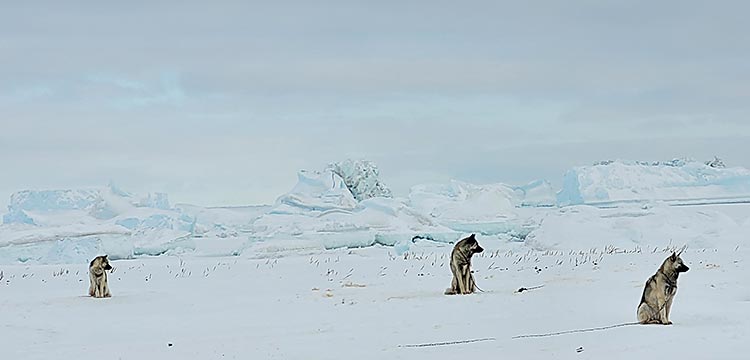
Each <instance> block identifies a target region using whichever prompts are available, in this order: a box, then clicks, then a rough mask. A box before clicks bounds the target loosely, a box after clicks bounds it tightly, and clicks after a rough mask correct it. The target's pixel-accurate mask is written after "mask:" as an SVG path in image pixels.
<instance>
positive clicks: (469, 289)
mask: <svg viewBox="0 0 750 360" xmlns="http://www.w3.org/2000/svg"><path fill="white" fill-rule="evenodd" d="M461 274H462V275H463V279H462V280H463V281H464V291H463V294H471V293H473V292H474V287H473V286H471V280H472V279H471V266H469V265H463V266H461Z"/></svg>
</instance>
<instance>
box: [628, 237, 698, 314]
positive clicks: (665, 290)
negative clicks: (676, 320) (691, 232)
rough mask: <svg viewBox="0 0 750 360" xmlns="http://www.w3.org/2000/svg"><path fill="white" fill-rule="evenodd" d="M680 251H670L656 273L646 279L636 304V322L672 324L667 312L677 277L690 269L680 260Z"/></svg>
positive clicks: (675, 290) (674, 291) (675, 292)
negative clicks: (639, 300) (639, 301)
mask: <svg viewBox="0 0 750 360" xmlns="http://www.w3.org/2000/svg"><path fill="white" fill-rule="evenodd" d="M680 254H681V252H680V253H675V252H672V255H670V256H669V257H668V258H667V259H666V260H664V263H663V264H661V267H660V268H659V270H657V271H656V274H654V275H653V276H651V277H650V278H649V279H648V281H646V287H645V288H644V289H643V295H642V296H641V303H640V304H639V305H638V322H639V323H641V324H663V325H672V321H670V320H669V313H670V311H671V310H672V301H674V297H675V295H676V294H677V278H678V277H679V276H680V273H683V272H686V271H688V270H690V268H689V267H687V265H685V264H684V263H683V262H682V258H680Z"/></svg>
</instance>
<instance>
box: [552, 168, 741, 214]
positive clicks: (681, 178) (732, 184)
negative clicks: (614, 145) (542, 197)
mask: <svg viewBox="0 0 750 360" xmlns="http://www.w3.org/2000/svg"><path fill="white" fill-rule="evenodd" d="M736 198H745V199H747V198H750V170H748V169H745V168H721V167H712V166H710V165H706V164H702V163H699V162H695V161H684V160H675V161H671V162H667V163H651V164H649V163H643V162H629V161H612V162H604V163H600V164H597V165H594V166H583V167H577V168H574V169H572V170H570V171H568V172H567V173H566V174H565V177H564V179H563V187H562V190H560V192H559V193H558V195H557V202H558V204H559V205H561V206H567V205H580V204H608V203H616V202H628V201H653V200H663V201H675V202H680V201H696V200H698V201H700V200H709V201H711V200H714V201H715V200H726V199H736Z"/></svg>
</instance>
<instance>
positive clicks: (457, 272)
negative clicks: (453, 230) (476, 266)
mask: <svg viewBox="0 0 750 360" xmlns="http://www.w3.org/2000/svg"><path fill="white" fill-rule="evenodd" d="M482 251H484V249H482V247H481V246H479V243H478V242H477V239H476V236H475V234H471V236H469V237H467V238H465V239H462V240H461V241H459V242H457V243H456V246H454V247H453V251H452V252H451V272H452V273H453V281H451V287H450V288H448V289H446V290H445V295H456V294H461V295H464V294H471V293H474V291H476V288H477V285H476V283H475V282H474V275H473V274H472V271H471V257H472V256H473V255H474V254H479V253H481V252H482Z"/></svg>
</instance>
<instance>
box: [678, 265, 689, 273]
mask: <svg viewBox="0 0 750 360" xmlns="http://www.w3.org/2000/svg"><path fill="white" fill-rule="evenodd" d="M688 270H690V268H689V267H687V266H686V265H681V266H680V267H679V268H678V269H677V271H678V272H687V271H688Z"/></svg>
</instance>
